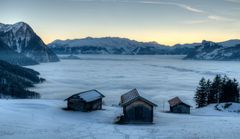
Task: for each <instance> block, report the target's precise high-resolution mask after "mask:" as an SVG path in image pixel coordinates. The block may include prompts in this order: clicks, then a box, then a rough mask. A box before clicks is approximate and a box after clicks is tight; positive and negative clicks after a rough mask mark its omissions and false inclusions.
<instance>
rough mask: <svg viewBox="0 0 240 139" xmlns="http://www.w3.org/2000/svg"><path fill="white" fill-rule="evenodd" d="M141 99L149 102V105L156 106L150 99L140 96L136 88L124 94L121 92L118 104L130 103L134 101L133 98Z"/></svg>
mask: <svg viewBox="0 0 240 139" xmlns="http://www.w3.org/2000/svg"><path fill="white" fill-rule="evenodd" d="M139 99H141V100H142V101H144V102H146V103H148V104H150V105H153V106H157V105H156V104H154V103H152V102H151V101H149V100H147V99H145V98H143V97H141V96H140V95H139V93H138V91H137V89H136V88H135V89H133V90H131V91H129V92H127V93H125V94H123V95H122V96H121V102H120V105H121V106H125V105H128V104H130V103H131V102H134V101H135V100H139Z"/></svg>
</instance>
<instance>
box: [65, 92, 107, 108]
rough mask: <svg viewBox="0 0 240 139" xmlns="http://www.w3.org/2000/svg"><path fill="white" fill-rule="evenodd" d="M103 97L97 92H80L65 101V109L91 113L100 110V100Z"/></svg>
mask: <svg viewBox="0 0 240 139" xmlns="http://www.w3.org/2000/svg"><path fill="white" fill-rule="evenodd" d="M103 97H105V96H104V95H103V94H102V93H100V92H99V91H97V90H88V91H84V92H80V93H77V94H74V95H72V96H70V97H69V98H67V99H65V101H67V107H68V109H70V110H75V111H93V110H100V109H102V98H103Z"/></svg>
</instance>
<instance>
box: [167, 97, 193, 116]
mask: <svg viewBox="0 0 240 139" xmlns="http://www.w3.org/2000/svg"><path fill="white" fill-rule="evenodd" d="M168 102H169V105H170V112H172V113H186V114H190V107H191V106H190V105H188V104H186V103H184V102H183V101H182V100H181V99H180V98H179V97H175V98H173V99H170V100H169V101H168Z"/></svg>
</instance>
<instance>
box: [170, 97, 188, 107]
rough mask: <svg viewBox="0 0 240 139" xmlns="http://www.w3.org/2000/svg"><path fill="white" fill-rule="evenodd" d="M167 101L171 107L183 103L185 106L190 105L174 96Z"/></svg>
mask: <svg viewBox="0 0 240 139" xmlns="http://www.w3.org/2000/svg"><path fill="white" fill-rule="evenodd" d="M168 103H169V104H170V106H171V107H173V106H176V105H178V104H185V105H187V106H190V105H188V104H186V103H184V102H183V101H182V100H181V99H180V98H179V97H175V98H172V99H170V100H169V101H168Z"/></svg>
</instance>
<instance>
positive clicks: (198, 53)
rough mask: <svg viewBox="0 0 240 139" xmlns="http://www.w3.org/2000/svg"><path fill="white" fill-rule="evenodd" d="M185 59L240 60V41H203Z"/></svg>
mask: <svg viewBox="0 0 240 139" xmlns="http://www.w3.org/2000/svg"><path fill="white" fill-rule="evenodd" d="M185 59H197V60H240V41H239V40H230V41H226V42H221V43H214V42H211V41H203V42H202V43H201V44H200V45H199V46H196V49H195V50H194V51H193V52H191V53H189V54H188V55H187V56H186V57H185Z"/></svg>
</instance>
